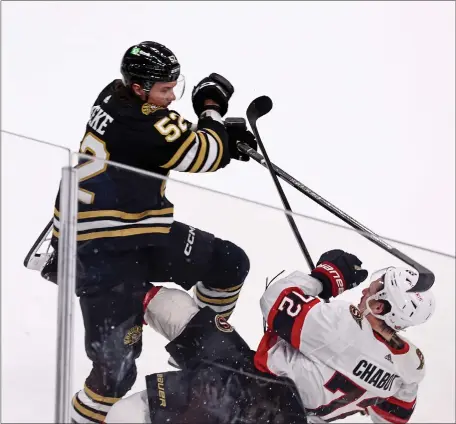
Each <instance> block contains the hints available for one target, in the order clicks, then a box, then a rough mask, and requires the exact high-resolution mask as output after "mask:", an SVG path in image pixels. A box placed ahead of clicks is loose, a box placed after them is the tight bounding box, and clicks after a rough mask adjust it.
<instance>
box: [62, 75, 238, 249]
mask: <svg viewBox="0 0 456 424" xmlns="http://www.w3.org/2000/svg"><path fill="white" fill-rule="evenodd" d="M79 151H80V152H81V153H84V154H86V155H92V156H95V157H96V158H98V159H103V160H109V161H110V162H111V161H112V162H116V163H120V164H123V165H128V166H130V167H134V168H139V169H141V170H146V171H151V172H154V173H156V174H160V175H163V176H166V175H168V174H169V172H170V171H171V170H174V171H181V172H213V171H216V170H218V169H220V168H223V167H225V166H226V165H227V164H228V163H229V162H230V155H229V151H228V134H227V132H226V130H225V127H224V125H223V124H222V123H221V122H217V121H215V120H213V119H210V118H202V119H200V120H199V121H198V125H197V126H196V128H192V125H191V123H190V122H189V121H187V120H185V119H184V118H183V117H182V116H180V115H179V114H178V113H177V112H175V111H172V110H169V109H163V108H157V107H155V106H153V105H150V104H149V103H144V102H142V101H141V100H140V99H139V98H137V97H135V96H132V95H131V94H130V93H129V92H128V90H126V89H125V87H124V86H123V84H122V83H121V81H120V80H114V81H113V82H111V83H110V84H109V85H108V86H107V87H106V88H104V89H103V91H102V92H101V93H100V95H99V96H98V98H97V99H96V101H95V103H94V104H93V106H92V109H91V113H90V117H89V120H88V122H87V126H86V131H85V134H84V137H83V139H82V141H81V144H80V149H79ZM78 168H79V169H78V174H79V181H80V185H79V192H78V200H79V203H78V205H79V211H78V226H77V240H78V249H79V251H80V252H81V251H85V250H86V249H90V250H92V249H102V250H129V249H132V248H134V247H137V246H145V245H160V244H163V243H166V235H167V234H168V233H169V231H170V227H171V224H172V222H173V204H172V203H171V202H170V201H169V200H168V199H167V198H166V196H165V180H160V179H158V178H153V177H151V176H149V175H145V174H140V173H137V172H133V171H131V170H128V169H124V168H120V167H117V166H114V165H113V164H107V163H106V162H104V161H101V160H90V159H88V158H82V159H81V160H80V162H79V165H78ZM59 215H60V214H59V196H57V199H56V203H55V209H54V228H53V235H54V243H55V242H56V241H57V239H58V237H59V227H60V225H59V224H60V222H59Z"/></svg>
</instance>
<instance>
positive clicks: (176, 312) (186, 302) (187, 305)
mask: <svg viewBox="0 0 456 424" xmlns="http://www.w3.org/2000/svg"><path fill="white" fill-rule="evenodd" d="M149 293H150V295H149V296H148V297H147V296H146V300H145V302H144V321H145V322H146V323H147V324H148V325H150V326H151V327H152V328H153V329H154V330H155V331H157V332H158V333H160V334H161V335H162V336H164V337H166V338H167V339H168V340H169V341H171V340H174V339H175V338H176V337H177V336H178V335H179V334H180V333H181V332H182V331H183V330H184V328H185V327H186V325H187V324H188V322H189V321H190V320H191V319H192V318H193V316H194V315H195V314H196V313H197V312H198V311H199V308H198V307H197V306H196V304H195V302H194V300H193V299H192V297H191V296H190V295H189V294H188V293H186V292H185V291H183V290H179V289H168V288H166V287H160V288H154V289H152V290H151V291H150V292H149Z"/></svg>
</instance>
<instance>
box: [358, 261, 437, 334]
mask: <svg viewBox="0 0 456 424" xmlns="http://www.w3.org/2000/svg"><path fill="white" fill-rule="evenodd" d="M418 277H419V274H418V272H417V271H415V270H413V269H409V268H397V267H388V268H385V269H382V270H379V271H377V272H375V273H373V274H372V277H371V282H372V281H375V280H378V279H379V278H380V279H381V280H382V282H383V289H381V290H380V291H378V292H377V293H375V294H374V295H372V296H369V297H368V298H367V299H366V314H367V313H370V314H372V315H373V316H374V317H375V318H378V319H381V320H383V321H385V324H386V325H388V327H391V328H392V329H393V330H403V329H404V328H407V327H412V326H414V325H420V324H423V323H425V322H426V321H427V320H428V319H429V318H430V317H431V316H432V314H433V313H434V311H435V298H434V295H433V294H432V292H431V291H430V290H427V291H425V292H409V291H408V290H410V289H411V288H412V287H414V286H415V284H416V283H417V281H418ZM371 300H385V301H387V302H388V303H389V304H390V305H391V310H389V311H388V312H387V313H385V314H383V315H377V314H375V313H373V312H372V310H371V309H370V307H369V302H370V301H371Z"/></svg>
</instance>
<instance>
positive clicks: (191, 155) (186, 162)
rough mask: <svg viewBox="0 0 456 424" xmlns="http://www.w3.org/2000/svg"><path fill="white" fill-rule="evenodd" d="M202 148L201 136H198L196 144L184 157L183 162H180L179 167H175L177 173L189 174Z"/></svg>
mask: <svg viewBox="0 0 456 424" xmlns="http://www.w3.org/2000/svg"><path fill="white" fill-rule="evenodd" d="M199 148H200V139H199V136H198V135H196V137H195V140H194V143H193V144H192V146H191V147H190V149H189V150H188V152H187V153H185V155H184V156H183V157H182V160H181V161H180V163H179V165H177V166H176V167H174V170H175V171H180V172H188V170H189V169H190V167H191V166H192V163H193V162H194V160H195V158H196V155H197V153H198V150H199Z"/></svg>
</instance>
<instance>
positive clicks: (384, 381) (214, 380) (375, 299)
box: [106, 250, 435, 424]
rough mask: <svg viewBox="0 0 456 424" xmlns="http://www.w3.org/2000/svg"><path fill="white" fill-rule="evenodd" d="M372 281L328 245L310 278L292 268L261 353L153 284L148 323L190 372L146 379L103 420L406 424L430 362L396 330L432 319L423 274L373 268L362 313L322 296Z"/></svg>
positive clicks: (279, 290)
mask: <svg viewBox="0 0 456 424" xmlns="http://www.w3.org/2000/svg"><path fill="white" fill-rule="evenodd" d="M366 278H367V271H366V270H363V269H361V261H360V260H359V259H358V258H357V257H356V256H354V255H351V254H349V253H345V252H343V251H341V250H332V251H329V252H327V253H325V254H323V255H322V256H321V258H320V260H319V261H318V263H317V267H316V268H315V269H314V270H312V272H311V273H310V275H308V274H305V273H302V272H300V271H295V272H293V273H292V274H290V275H288V276H287V277H285V278H282V279H280V280H278V281H277V282H275V283H273V284H271V285H270V286H269V287H268V288H267V290H266V291H265V293H264V294H263V296H262V298H261V301H260V305H261V310H262V313H263V316H264V318H265V320H266V322H267V327H268V328H267V331H266V332H265V334H264V337H263V338H262V340H261V342H260V345H259V347H258V350H257V351H256V352H254V351H250V349H249V348H248V346H247V345H246V344H245V342H244V341H243V340H242V338H241V337H240V336H239V335H238V334H237V332H236V331H235V330H234V329H233V328H232V327H231V326H230V325H229V324H228V323H227V322H226V321H225V320H224V319H223V318H222V317H220V316H219V315H217V314H216V313H215V312H213V311H212V310H209V308H204V309H202V310H199V309H198V308H197V307H196V305H194V304H193V300H192V298H191V297H190V296H189V295H188V294H187V293H185V292H183V291H181V290H174V289H167V288H158V287H157V288H154V289H152V290H151V292H150V293H149V296H148V297H147V298H146V300H145V302H144V305H145V321H146V322H147V323H148V324H149V325H150V326H151V327H152V328H154V329H155V330H156V331H158V332H159V333H160V334H162V335H164V336H165V337H166V338H167V339H168V340H170V341H171V343H169V344H168V345H167V347H166V348H167V350H168V352H170V353H171V354H172V355H173V357H174V358H175V359H177V362H178V363H179V364H180V365H181V366H182V367H183V371H181V372H168V373H161V374H153V375H150V376H148V377H146V381H147V390H146V391H144V392H140V393H137V394H135V395H132V396H130V397H128V398H125V399H123V400H121V401H119V402H118V403H116V404H115V405H114V406H113V407H112V408H111V411H110V412H109V413H108V415H107V417H106V423H121V422H151V423H153V424H154V423H161V422H167V423H170V424H173V423H179V424H182V423H189V424H190V423H193V424H196V423H198V424H209V423H211V424H214V423H219V424H223V423H236V422H239V423H241V422H242V423H261V422H268V423H282V424H285V423H286V424H293V423H296V424H297V423H303V422H306V419H307V421H308V422H330V421H334V420H336V419H342V418H344V417H347V416H349V415H352V414H355V413H358V412H360V413H363V414H368V415H369V416H370V418H371V420H372V421H373V422H379V423H398V424H401V423H406V422H407V421H408V420H409V419H410V417H411V415H412V413H413V410H414V408H415V405H416V398H417V392H418V385H419V383H420V382H421V381H422V379H423V377H424V374H425V364H424V356H423V354H422V353H421V351H420V350H419V349H418V348H417V347H416V346H414V345H413V344H412V343H411V342H410V341H409V340H407V339H405V338H404V337H402V336H399V335H398V334H397V331H400V330H403V329H405V328H407V327H410V326H415V325H420V324H423V323H424V322H426V321H427V320H428V319H429V318H430V317H431V315H432V314H433V312H434V309H435V301H434V298H433V295H432V293H431V292H430V291H429V290H428V291H426V292H423V293H414V292H409V291H408V290H409V289H410V288H412V287H413V286H414V285H415V284H416V282H417V280H418V274H417V273H416V272H415V271H414V270H411V269H405V268H396V267H389V268H386V269H384V270H380V271H378V272H375V273H374V274H373V275H372V276H371V282H370V284H369V286H368V287H366V288H365V289H364V290H363V296H362V298H361V300H360V302H359V304H358V305H357V306H355V305H352V304H350V303H348V302H346V301H342V300H338V299H335V300H333V301H332V302H331V303H324V302H322V301H321V300H320V299H319V298H318V297H317V296H319V297H321V298H323V299H327V298H330V297H337V296H338V295H339V294H341V293H342V292H343V291H345V290H347V289H351V288H354V287H356V286H358V285H359V284H360V283H361V282H363V281H364V280H365V279H366ZM221 295H222V296H223V295H224V294H221ZM306 417H307V418H306Z"/></svg>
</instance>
